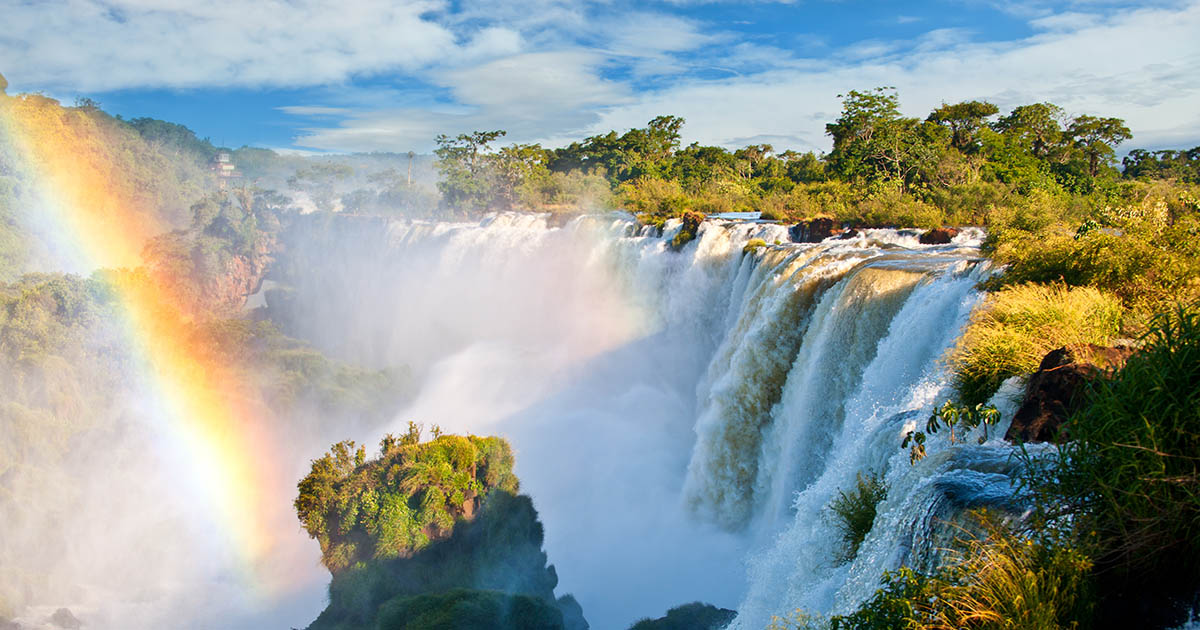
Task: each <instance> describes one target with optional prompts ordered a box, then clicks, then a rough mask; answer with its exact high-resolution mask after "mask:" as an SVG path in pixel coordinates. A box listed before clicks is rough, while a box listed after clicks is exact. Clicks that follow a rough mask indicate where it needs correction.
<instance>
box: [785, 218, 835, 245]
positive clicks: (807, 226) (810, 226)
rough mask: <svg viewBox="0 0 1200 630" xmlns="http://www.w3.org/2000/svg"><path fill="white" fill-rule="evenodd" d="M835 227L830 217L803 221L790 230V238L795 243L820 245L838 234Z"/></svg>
mask: <svg viewBox="0 0 1200 630" xmlns="http://www.w3.org/2000/svg"><path fill="white" fill-rule="evenodd" d="M833 226H834V223H833V219H831V218H829V217H817V218H815V219H809V220H808V221H801V222H799V223H797V224H796V225H793V226H792V227H790V228H788V236H790V237H791V238H792V242H794V243H820V242H821V241H823V240H825V239H827V238H829V237H830V236H833V235H834V234H836V233H837V231H835V230H834V227H833Z"/></svg>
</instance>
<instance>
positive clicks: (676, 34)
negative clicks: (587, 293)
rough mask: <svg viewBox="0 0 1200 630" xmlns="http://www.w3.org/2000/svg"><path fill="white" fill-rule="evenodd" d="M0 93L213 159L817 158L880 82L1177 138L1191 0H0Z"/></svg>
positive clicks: (929, 99) (1181, 139)
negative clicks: (491, 141)
mask: <svg viewBox="0 0 1200 630" xmlns="http://www.w3.org/2000/svg"><path fill="white" fill-rule="evenodd" d="M0 14H3V15H4V16H5V18H6V22H8V25H7V26H6V27H5V29H4V32H3V34H0V73H3V74H4V75H5V76H6V77H7V78H8V80H9V82H10V84H11V85H10V87H9V91H10V92H17V91H43V92H45V93H47V94H49V95H51V96H55V97H57V98H60V99H61V100H63V101H65V102H68V103H69V102H71V101H73V100H74V99H75V98H76V97H78V96H87V97H90V98H93V99H95V100H97V101H99V102H100V103H101V106H102V107H104V108H105V109H107V110H109V111H111V112H113V113H117V114H121V115H123V116H126V117H137V116H152V117H155V118H163V119H166V120H171V121H175V122H180V123H183V124H186V125H188V126H189V127H191V128H192V129H194V130H196V131H197V133H199V134H200V135H201V136H205V137H209V138H211V139H212V140H213V141H214V142H216V143H218V144H223V145H229V146H240V145H243V144H248V145H253V146H266V147H272V148H277V149H293V150H312V151H408V150H410V149H412V150H416V151H427V150H429V149H430V148H431V147H432V144H433V138H434V136H436V135H437V134H439V133H446V134H451V135H453V134H457V133H462V132H466V131H471V130H474V129H506V130H508V131H509V135H508V137H507V138H506V140H509V141H516V142H534V141H538V142H543V143H546V144H549V145H561V144H563V143H565V142H567V141H569V140H572V139H577V138H580V137H583V136H586V135H590V134H593V133H599V132H604V131H607V130H609V129H626V128H629V127H632V126H641V125H643V124H645V122H646V121H647V120H649V119H650V118H653V117H654V116H656V115H659V114H675V115H680V116H683V117H684V118H685V119H687V121H688V123H687V125H686V126H685V128H684V139H685V141H699V142H702V143H706V144H709V143H711V144H722V145H726V146H731V147H733V146H742V145H745V144H748V143H756V142H770V143H772V144H774V145H775V146H776V148H777V149H779V150H782V149H785V148H793V149H799V150H809V149H817V150H825V149H827V148H828V146H829V141H828V139H827V138H826V137H825V135H824V123H825V122H828V121H829V120H832V119H833V118H834V117H836V115H837V112H838V110H839V101H838V99H837V95H838V94H839V93H844V92H846V91H848V90H851V89H867V88H871V87H875V86H881V85H892V86H896V87H897V88H898V90H899V93H900V98H901V104H902V108H903V109H904V110H905V112H906V113H908V114H909V115H913V116H924V115H926V114H927V113H928V112H929V110H930V109H932V108H934V107H937V106H938V105H939V104H940V103H941V102H943V101H946V102H956V101H960V100H966V99H986V100H990V101H992V102H994V103H996V104H997V105H999V106H1000V107H1001V109H1002V110H1007V109H1009V108H1011V107H1013V106H1015V105H1020V104H1024V103H1031V102H1038V101H1051V102H1054V103H1056V104H1058V105H1061V106H1063V107H1064V108H1065V109H1066V110H1067V111H1068V112H1070V113H1072V114H1084V113H1086V114H1092V115H1105V116H1118V117H1122V118H1125V119H1126V121H1127V122H1128V123H1129V126H1130V127H1131V128H1132V129H1133V131H1134V140H1133V141H1132V142H1130V143H1128V144H1127V145H1126V146H1124V147H1122V149H1129V148H1134V147H1156V148H1158V147H1190V146H1195V145H1197V144H1200V37H1197V36H1196V34H1197V33H1200V0H1188V1H1158V2H1156V1H1153V0H1151V1H1149V2H1139V3H1129V2H1117V1H1108V0H1079V1H1076V2H1058V3H1051V2H1044V1H1042V0H1023V1H1021V2H993V1H990V0H954V1H952V0H944V1H935V2H923V3H918V2H887V1H857V0H841V1H824V0H799V1H796V2H772V1H760V2H721V1H719V0H718V1H712V0H709V1H703V0H701V1H696V0H676V1H674V2H629V1H626V0H597V1H565V0H526V1H524V2H495V1H467V0H462V1H444V0H412V1H410V0H402V1H389V0H358V1H344V2H313V1H308V0H262V1H260V2H234V1H232V0H207V1H205V2H200V1H197V0H186V1H185V0H157V1H156V0H65V1H37V2H26V1H23V0H0Z"/></svg>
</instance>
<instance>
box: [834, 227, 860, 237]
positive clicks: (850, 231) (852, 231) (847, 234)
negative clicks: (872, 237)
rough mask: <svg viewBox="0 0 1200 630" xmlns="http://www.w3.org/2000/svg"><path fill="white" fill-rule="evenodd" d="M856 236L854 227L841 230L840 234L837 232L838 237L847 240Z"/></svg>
mask: <svg viewBox="0 0 1200 630" xmlns="http://www.w3.org/2000/svg"><path fill="white" fill-rule="evenodd" d="M857 236H858V230H856V229H854V228H850V229H848V230H845V231H843V232H842V233H841V234H838V238H839V239H841V240H848V239H852V238H855V237H857Z"/></svg>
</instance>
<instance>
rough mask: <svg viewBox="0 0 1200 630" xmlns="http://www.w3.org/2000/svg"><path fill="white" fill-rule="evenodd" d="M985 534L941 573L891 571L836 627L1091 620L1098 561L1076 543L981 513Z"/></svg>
mask: <svg viewBox="0 0 1200 630" xmlns="http://www.w3.org/2000/svg"><path fill="white" fill-rule="evenodd" d="M975 516H976V518H977V522H978V524H979V525H980V527H981V533H980V535H978V536H969V537H967V538H965V539H961V540H959V541H958V542H957V548H956V549H955V550H953V551H952V552H951V553H950V556H949V558H948V560H947V562H946V564H945V566H944V567H943V568H942V569H941V570H940V571H939V572H938V573H937V574H936V575H923V574H921V573H918V572H916V571H914V570H912V569H910V568H907V567H905V568H901V569H899V570H897V571H893V572H889V573H885V574H884V576H883V586H882V588H880V589H879V590H878V591H876V593H875V595H874V596H873V597H872V598H871V599H869V600H867V601H866V602H865V603H863V605H862V606H860V607H859V609H858V610H856V611H855V612H853V613H851V614H849V615H844V616H835V617H833V618H832V619H830V627H831V628H833V629H834V630H884V629H892V628H912V629H916V630H926V629H928V630H953V629H957V628H974V629H979V630H1011V629H1016V628H1020V629H1023V630H1052V629H1057V628H1079V627H1091V625H1090V621H1091V604H1092V602H1093V599H1092V596H1091V591H1090V582H1089V570H1090V569H1091V563H1090V562H1089V560H1088V559H1087V558H1086V557H1085V556H1084V555H1083V554H1081V553H1080V552H1079V551H1077V550H1075V549H1072V548H1071V547H1069V546H1064V545H1057V544H1046V543H1043V542H1037V541H1033V540H1029V539H1025V538H1021V537H1018V536H1016V535H1014V534H1013V533H1012V532H1011V531H1010V530H1009V529H1008V528H1007V526H1005V525H1004V524H1003V523H1001V522H1000V521H999V520H998V519H997V518H996V517H995V516H994V515H991V514H989V513H986V512H979V513H976V514H975Z"/></svg>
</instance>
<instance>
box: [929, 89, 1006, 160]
mask: <svg viewBox="0 0 1200 630" xmlns="http://www.w3.org/2000/svg"><path fill="white" fill-rule="evenodd" d="M999 112H1000V108H998V107H996V106H995V105H992V104H991V103H987V102H983V101H963V102H961V103H955V104H954V105H946V104H945V103H943V104H942V106H941V107H939V108H937V109H935V110H933V113H931V114H929V118H928V120H929V121H930V122H934V123H937V124H939V125H945V126H946V127H948V128H949V129H950V145H951V146H953V147H954V148H956V149H958V150H959V151H963V152H972V151H975V150H976V149H977V148H978V138H977V135H978V133H979V130H980V129H982V128H984V127H985V126H987V119H988V118H989V117H991V116H994V115H996V114H997V113H999Z"/></svg>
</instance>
